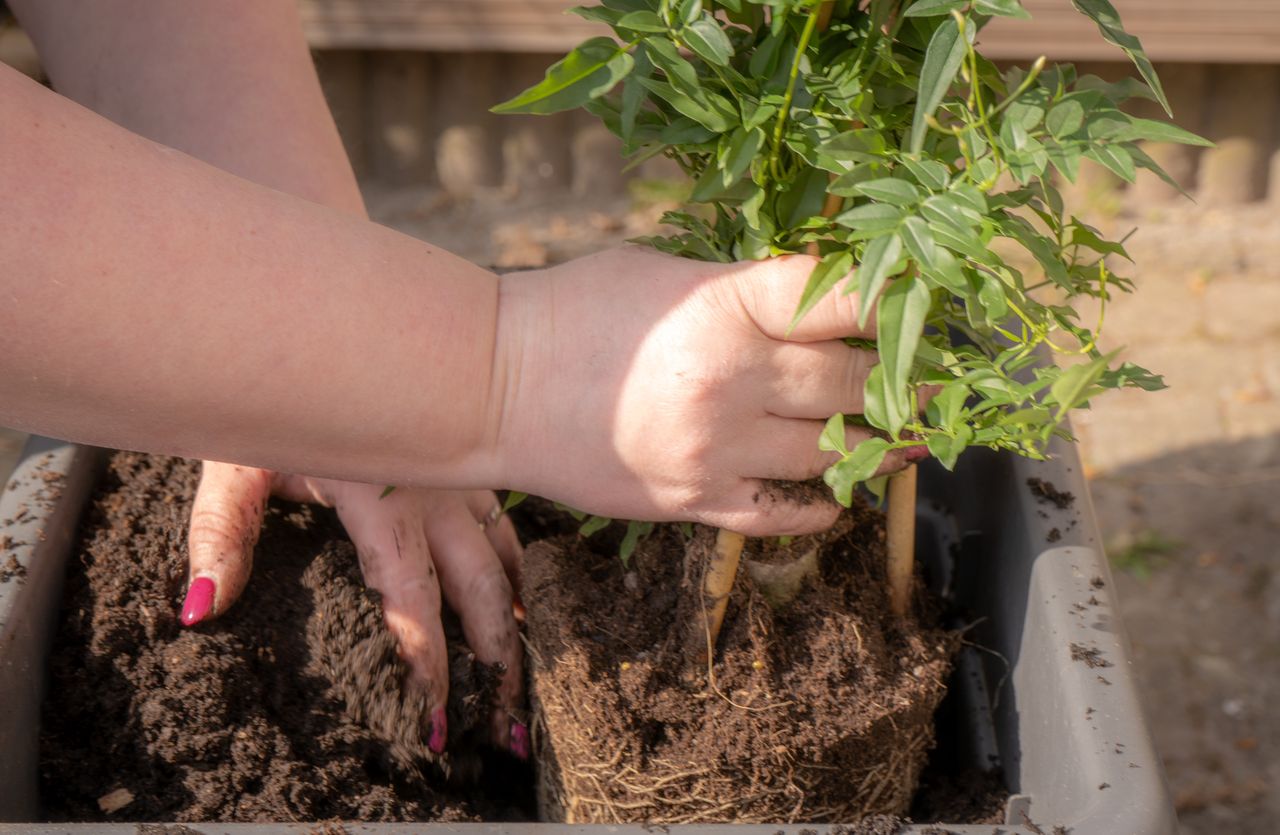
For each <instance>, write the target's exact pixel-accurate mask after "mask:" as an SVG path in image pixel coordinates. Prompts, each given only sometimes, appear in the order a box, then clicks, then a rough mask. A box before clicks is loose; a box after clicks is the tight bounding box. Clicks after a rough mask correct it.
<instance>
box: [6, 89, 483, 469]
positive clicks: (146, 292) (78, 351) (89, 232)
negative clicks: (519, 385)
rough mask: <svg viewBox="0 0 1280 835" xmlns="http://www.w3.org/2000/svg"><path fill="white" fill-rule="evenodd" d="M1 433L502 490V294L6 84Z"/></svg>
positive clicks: (429, 254)
mask: <svg viewBox="0 0 1280 835" xmlns="http://www.w3.org/2000/svg"><path fill="white" fill-rule="evenodd" d="M0 101H3V102H4V105H5V111H6V118H5V119H4V120H3V121H0V183H4V184H5V186H6V187H5V197H4V199H3V200H0V265H2V266H0V293H2V294H3V295H2V296H0V419H2V420H3V421H4V422H7V423H9V424H10V425H13V426H17V427H27V428H33V429H38V430H39V431H41V432H44V433H46V434H55V435H62V436H65V437H69V438H74V439H77V440H81V441H86V442H90V443H98V444H105V445H112V446H120V447H132V448H148V449H160V448H162V449H163V451H167V452H171V453H176V454H181V455H188V456H198V457H209V458H218V459H221V460H227V461H237V462H244V463H250V464H254V465H257V466H268V467H273V468H277V469H284V470H290V471H295V472H306V473H310V474H315V475H328V476H333V477H342V478H349V479H362V480H375V481H388V482H396V483H404V484H415V483H417V484H422V483H428V482H429V483H432V484H447V485H450V486H462V485H465V484H491V483H499V482H500V480H501V475H500V474H499V473H497V472H495V467H496V465H495V463H494V461H493V459H492V456H491V455H490V453H489V444H490V442H491V441H492V437H493V433H494V432H495V431H496V429H495V426H494V423H493V422H494V420H495V419H496V418H495V413H496V411H497V409H496V407H495V406H494V405H493V404H492V403H491V400H492V397H491V391H490V380H491V372H492V368H491V363H492V358H493V345H494V338H495V328H496V308H497V281H496V279H495V278H494V277H493V276H492V275H491V274H489V273H487V272H485V271H484V270H481V269H479V268H477V267H474V266H472V265H470V264H468V263H466V262H465V261H462V260H461V259H458V258H456V257H454V256H452V255H450V254H448V253H447V252H444V251H442V250H439V249H435V248H433V247H431V246H429V245H426V244H423V243H420V242H418V241H415V240H413V239H411V238H408V237H406V236H403V235H400V234H398V233H395V232H393V231H390V230H387V229H384V228H382V227H378V226H375V225H373V224H370V223H367V222H362V221H359V220H356V219H354V218H352V217H351V216H350V215H348V214H343V213H340V212H337V211H334V210H332V209H327V208H323V207H320V206H316V205H313V204H311V203H308V202H306V201H303V200H299V199H297V198H293V197H289V196H286V195H284V194H281V193H279V192H276V191H273V190H271V189H267V188H264V187H261V186H257V185H254V184H252V183H249V182H247V181H245V180H242V179H238V178H236V177H233V176H230V175H228V174H226V173H224V172H222V171H219V170H216V169H214V168H212V167H210V166H208V165H205V164H203V163H200V162H197V161H196V160H194V159H192V158H190V157H188V156H185V155H183V154H180V153H178V152H176V151H173V150H171V149H169V148H165V147H163V146H160V145H157V144H154V143H152V142H149V141H146V140H144V139H141V138H139V137H137V136H135V135H133V134H131V133H129V132H127V131H125V130H123V129H121V128H119V127H117V126H115V125H112V124H110V123H108V122H107V121H105V120H104V119H102V118H100V117H98V116H96V115H94V114H92V113H90V112H88V111H86V110H84V109H83V108H81V107H79V106H77V105H75V104H73V103H71V102H69V101H67V100H65V99H63V98H60V97H59V96H56V95H54V94H52V93H50V92H48V91H46V90H44V89H42V88H40V87H39V86H38V85H36V84H34V83H32V82H29V81H27V80H26V79H25V78H23V77H21V76H19V75H18V74H17V73H15V72H12V71H8V70H5V69H3V68H0Z"/></svg>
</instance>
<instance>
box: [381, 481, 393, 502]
mask: <svg viewBox="0 0 1280 835" xmlns="http://www.w3.org/2000/svg"><path fill="white" fill-rule="evenodd" d="M395 491H396V486H395V485H394V484H389V485H387V486H386V487H383V488H382V492H381V493H379V494H378V501H382V500H383V499H385V498H386V497H387V496H390V495H391V494H392V493H394V492H395Z"/></svg>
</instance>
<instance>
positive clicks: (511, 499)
mask: <svg viewBox="0 0 1280 835" xmlns="http://www.w3.org/2000/svg"><path fill="white" fill-rule="evenodd" d="M527 498H529V494H528V493H521V492H520V491H519V490H512V491H511V492H509V493H507V498H506V500H505V501H503V503H502V512H503V513H506V512H507V511H508V510H510V509H511V508H513V507H515V506H516V505H518V504H520V503H521V502H523V501H524V500H525V499H527Z"/></svg>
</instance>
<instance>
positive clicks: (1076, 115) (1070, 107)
mask: <svg viewBox="0 0 1280 835" xmlns="http://www.w3.org/2000/svg"><path fill="white" fill-rule="evenodd" d="M1083 124H1084V105H1082V104H1080V102H1079V101H1077V100H1075V99H1063V100H1062V101H1060V102H1058V103H1057V104H1055V105H1054V106H1053V109H1051V110H1050V111H1049V115H1048V116H1046V117H1045V120H1044V126H1045V127H1046V128H1048V129H1049V133H1051V134H1052V135H1053V136H1054V138H1055V139H1061V138H1063V137H1064V136H1069V135H1070V134H1073V133H1075V132H1076V131H1078V130H1080V127H1081V126H1082V125H1083Z"/></svg>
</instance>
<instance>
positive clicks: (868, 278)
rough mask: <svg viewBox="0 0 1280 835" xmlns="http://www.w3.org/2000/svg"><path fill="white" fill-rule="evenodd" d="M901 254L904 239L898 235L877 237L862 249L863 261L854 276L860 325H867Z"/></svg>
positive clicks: (861, 326) (863, 326)
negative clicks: (873, 307) (882, 289)
mask: <svg viewBox="0 0 1280 835" xmlns="http://www.w3.org/2000/svg"><path fill="white" fill-rule="evenodd" d="M901 255H902V239H901V238H899V237H898V236H897V235H882V236H880V237H878V238H875V239H873V240H872V241H871V242H870V243H868V244H867V246H866V249H864V250H863V251H862V263H860V264H858V272H857V273H856V274H855V276H854V277H855V278H856V279H857V285H858V327H860V328H865V327H866V326H867V320H868V319H870V318H871V307H872V305H874V304H875V303H876V298H877V297H879V295H880V290H881V288H883V287H884V283H885V280H886V279H888V278H889V276H890V275H892V274H893V270H894V267H895V266H896V265H897V263H898V258H899V256H901ZM850 286H852V282H851V283H850Z"/></svg>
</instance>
